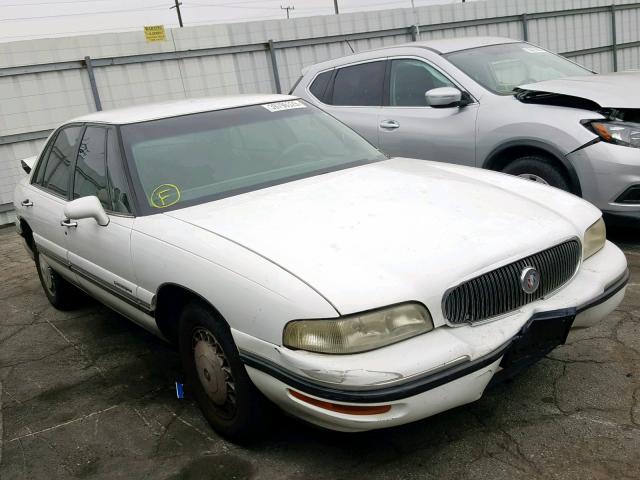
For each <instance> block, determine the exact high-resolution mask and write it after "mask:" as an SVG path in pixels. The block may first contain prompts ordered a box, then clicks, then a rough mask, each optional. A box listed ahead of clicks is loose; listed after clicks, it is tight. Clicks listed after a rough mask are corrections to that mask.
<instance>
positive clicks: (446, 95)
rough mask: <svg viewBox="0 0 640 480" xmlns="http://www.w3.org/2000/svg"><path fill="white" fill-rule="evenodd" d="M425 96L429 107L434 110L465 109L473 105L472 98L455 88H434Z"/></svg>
mask: <svg viewBox="0 0 640 480" xmlns="http://www.w3.org/2000/svg"><path fill="white" fill-rule="evenodd" d="M424 96H425V98H426V100H427V105H428V106H430V107H433V108H453V107H464V106H466V105H469V104H470V103H471V97H470V95H469V94H468V93H467V92H461V91H460V90H458V89H457V88H454V87H440V88H434V89H432V90H429V91H428V92H426V93H425V94H424Z"/></svg>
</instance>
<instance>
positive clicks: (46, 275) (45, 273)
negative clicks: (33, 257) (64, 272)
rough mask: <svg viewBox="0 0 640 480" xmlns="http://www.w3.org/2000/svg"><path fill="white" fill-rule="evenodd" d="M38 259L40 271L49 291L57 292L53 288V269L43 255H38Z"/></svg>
mask: <svg viewBox="0 0 640 480" xmlns="http://www.w3.org/2000/svg"><path fill="white" fill-rule="evenodd" d="M38 261H39V262H40V272H41V273H42V281H43V282H44V286H45V288H46V289H47V290H48V291H49V293H51V294H53V293H55V292H54V289H53V270H51V267H50V266H49V264H48V263H47V261H46V260H45V259H44V257H43V256H42V255H40V256H39V257H38Z"/></svg>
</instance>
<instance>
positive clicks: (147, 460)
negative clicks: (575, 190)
mask: <svg viewBox="0 0 640 480" xmlns="http://www.w3.org/2000/svg"><path fill="white" fill-rule="evenodd" d="M638 239H640V233H639V232H634V231H632V232H618V233H614V235H613V240H614V241H616V242H617V243H618V244H619V245H620V246H621V247H622V248H623V249H624V250H625V253H626V255H627V259H628V260H629V264H630V267H631V280H630V283H629V286H628V289H627V295H626V299H625V301H624V303H623V304H622V305H621V306H620V308H619V309H618V310H616V311H615V312H614V313H613V314H611V315H610V316H609V317H608V318H607V319H605V320H604V321H603V322H602V323H601V324H600V325H598V326H597V327H593V328H591V329H586V330H580V331H574V332H572V333H571V335H570V337H569V340H568V343H567V345H564V346H562V347H559V348H557V349H556V350H554V351H553V352H552V353H551V354H550V355H548V356H547V357H546V358H544V359H543V360H542V361H540V362H539V363H537V364H536V365H534V366H533V367H531V368H530V369H529V370H527V371H525V372H523V373H522V374H521V375H520V376H518V377H517V378H516V379H515V380H513V381H512V382H510V383H506V384H500V385H498V386H495V387H492V388H491V389H489V390H487V391H486V392H485V395H484V396H483V398H482V399H480V400H479V401H477V402H475V403H473V404H470V405H466V406H463V407H460V408H457V409H454V410H451V411H448V412H445V413H443V414H440V415H437V416H435V417H432V418H429V419H426V420H423V421H420V422H417V423H414V424H411V425H406V426H402V427H398V428H393V429H388V430H382V431H376V432H369V433H364V434H342V433H335V432H329V431H323V430H319V429H316V428H314V427H311V426H309V425H306V424H304V423H302V422H300V421H297V420H294V419H291V418H288V417H286V416H284V415H281V416H278V417H277V418H276V422H275V425H276V427H275V428H274V429H273V431H272V432H271V433H270V434H269V435H267V436H266V437H265V439H264V440H263V441H262V442H260V443H259V444H257V445H255V446H253V447H251V448H250V449H247V448H242V447H238V446H236V445H233V444H231V443H229V442H227V441H225V440H223V439H221V438H219V437H218V436H217V435H216V433H215V432H214V431H212V430H211V429H210V428H209V426H208V425H207V424H206V422H205V421H204V420H203V418H202V416H201V415H200V413H199V410H198V408H197V406H196V405H195V404H194V403H193V402H192V401H190V400H179V399H177V398H176V395H175V391H174V381H175V380H176V378H178V377H179V376H180V366H179V359H178V355H177V353H176V352H175V351H174V350H173V349H172V348H171V347H169V346H168V345H166V344H165V343H163V342H162V341H161V340H158V339H156V338H155V337H153V336H152V335H150V334H148V333H146V332H145V331H144V330H142V329H140V328H139V327H137V326H135V325H134V324H133V323H131V322H129V321H128V320H126V319H124V318H123V317H121V316H119V315H117V314H115V313H113V312H112V311H110V310H109V309H107V308H105V307H103V306H101V305H99V304H97V303H95V302H93V301H91V300H89V299H82V298H79V304H80V306H79V308H78V309H77V310H74V311H72V312H59V311H56V310H55V309H53V308H52V307H51V306H50V305H49V303H48V302H47V299H46V297H45V295H44V293H43V292H42V289H41V287H40V284H39V281H38V277H37V274H36V269H35V266H34V264H33V262H32V261H31V259H30V258H29V256H28V255H27V253H26V252H25V251H24V249H23V246H22V243H21V239H20V238H19V237H18V236H17V235H16V234H15V233H14V231H13V229H3V230H0V279H1V285H2V289H1V290H0V438H1V439H2V443H0V479H2V480H10V479H43V480H44V479H46V480H49V479H53V478H64V479H75V478H81V479H86V478H91V479H94V478H95V479H103V478H104V479H120V478H122V479H136V478H153V479H267V480H275V479H321V478H322V479H336V480H337V479H349V480H353V479H359V478H366V479H367V480H374V479H413V478H424V479H432V478H433V479H438V480H444V479H456V480H460V479H466V478H473V479H492V480H497V479H517V478H526V479H534V478H554V479H581V480H582V479H605V478H607V479H608V478H612V479H632V478H640V283H639V282H640V243H639V240H638Z"/></svg>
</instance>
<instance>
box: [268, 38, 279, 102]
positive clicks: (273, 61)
mask: <svg viewBox="0 0 640 480" xmlns="http://www.w3.org/2000/svg"><path fill="white" fill-rule="evenodd" d="M267 50H269V55H270V56H271V69H272V71H273V81H274V83H275V84H276V93H282V87H281V86H280V74H279V73H278V62H277V61H276V52H275V48H274V46H273V40H269V42H267Z"/></svg>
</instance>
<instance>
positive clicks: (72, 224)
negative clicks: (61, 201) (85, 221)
mask: <svg viewBox="0 0 640 480" xmlns="http://www.w3.org/2000/svg"><path fill="white" fill-rule="evenodd" d="M60 225H61V226H63V227H67V228H72V227H73V228H75V227H77V226H78V222H74V221H73V220H70V219H68V218H65V219H64V220H62V221H61V222H60Z"/></svg>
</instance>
